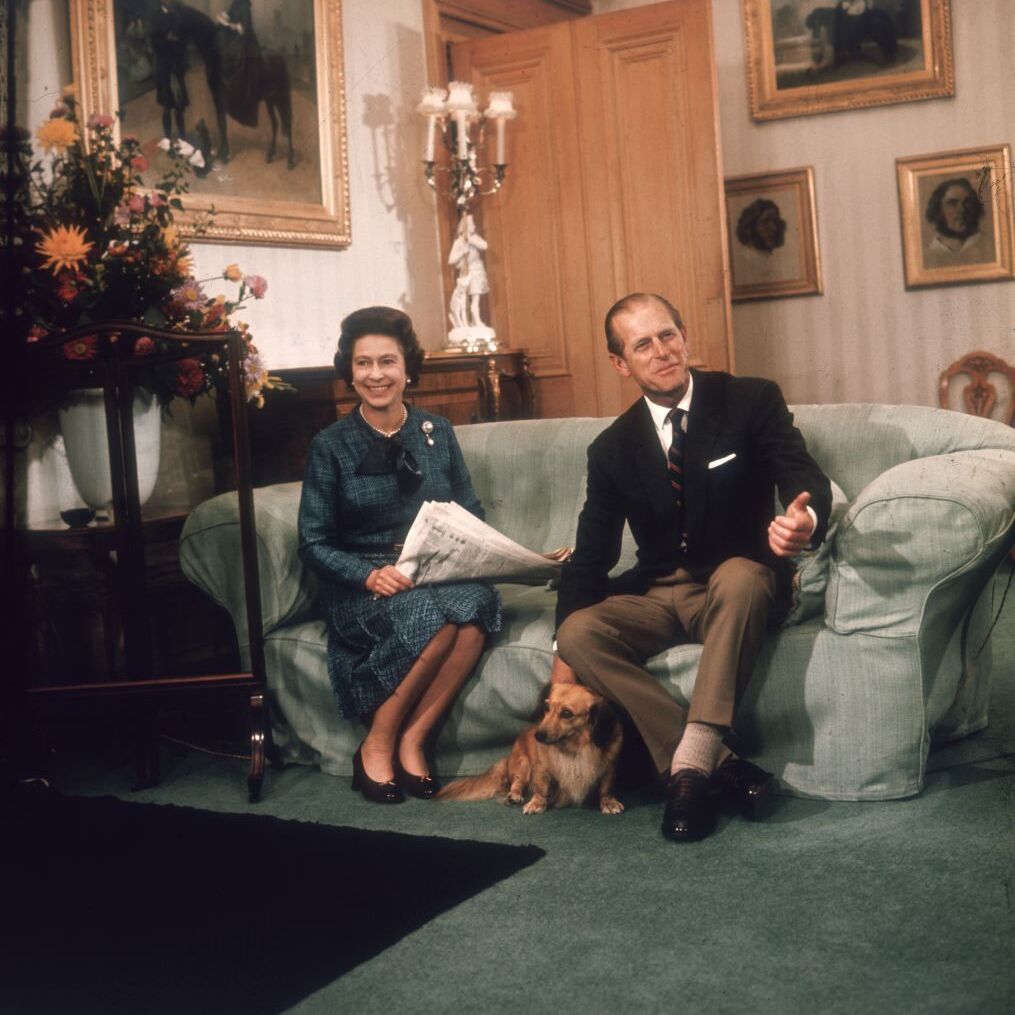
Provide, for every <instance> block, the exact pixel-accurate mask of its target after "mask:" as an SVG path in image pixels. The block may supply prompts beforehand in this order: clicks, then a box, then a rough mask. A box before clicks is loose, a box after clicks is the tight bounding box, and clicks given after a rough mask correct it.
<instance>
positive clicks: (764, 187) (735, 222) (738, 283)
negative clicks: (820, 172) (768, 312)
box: [725, 166, 821, 302]
mask: <svg viewBox="0 0 1015 1015" xmlns="http://www.w3.org/2000/svg"><path fill="white" fill-rule="evenodd" d="M725 184H726V222H727V227H728V231H729V252H730V271H731V274H732V279H733V285H732V297H733V301H734V302H737V301H739V300H767V299H773V298H775V297H777V296H805V295H807V294H810V293H820V292H821V257H820V253H819V249H818V223H817V216H816V214H815V211H814V170H813V169H812V168H811V167H810V166H804V167H802V168H800V169H784V170H782V171H780V172H777V173H761V174H758V175H753V176H731V177H727V179H726V181H725Z"/></svg>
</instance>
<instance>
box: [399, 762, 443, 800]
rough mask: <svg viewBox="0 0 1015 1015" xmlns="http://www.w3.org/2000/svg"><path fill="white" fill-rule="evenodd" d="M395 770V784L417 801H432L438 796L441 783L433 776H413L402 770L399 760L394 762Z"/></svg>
mask: <svg viewBox="0 0 1015 1015" xmlns="http://www.w3.org/2000/svg"><path fill="white" fill-rule="evenodd" d="M392 764H393V766H394V769H395V783H396V785H398V786H400V787H401V788H402V789H404V790H405V792H406V793H408V794H409V796H414V797H416V799H417V800H432V799H433V798H434V797H435V796H436V795H437V790H439V789H440V788H441V787H440V783H438V782H437V780H436V779H435V778H434V777H433V776H432V775H413V774H412V772H407V771H406V770H405V769H404V768H402V765H401V762H400V761H399V760H398V758H395V760H394V761H393V762H392Z"/></svg>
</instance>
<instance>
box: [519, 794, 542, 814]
mask: <svg viewBox="0 0 1015 1015" xmlns="http://www.w3.org/2000/svg"><path fill="white" fill-rule="evenodd" d="M545 810H546V800H545V799H544V798H543V797H536V796H534V797H533V798H532V799H531V800H530V801H529V802H528V803H527V804H526V805H525V806H524V807H523V808H522V814H542V813H543V811H545Z"/></svg>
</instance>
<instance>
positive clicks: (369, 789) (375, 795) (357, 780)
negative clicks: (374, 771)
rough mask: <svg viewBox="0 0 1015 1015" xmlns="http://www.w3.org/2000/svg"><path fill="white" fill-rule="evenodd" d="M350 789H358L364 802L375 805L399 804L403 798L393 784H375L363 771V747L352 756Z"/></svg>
mask: <svg viewBox="0 0 1015 1015" xmlns="http://www.w3.org/2000/svg"><path fill="white" fill-rule="evenodd" d="M352 788H353V789H358V790H359V791H360V793H362V794H363V798H364V799H365V800H369V801H370V802H371V803H375V804H400V803H402V801H403V800H405V797H404V796H403V794H402V791H401V790H400V789H399V788H398V787H397V786H396V785H395V784H394V782H375V781H374V780H373V779H371V778H370V776H369V775H367V774H366V772H365V771H364V769H363V747H362V745H360V746H359V747H358V748H357V749H356V753H355V754H354V755H353V756H352Z"/></svg>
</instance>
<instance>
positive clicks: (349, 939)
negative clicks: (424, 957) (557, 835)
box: [0, 790, 544, 1015]
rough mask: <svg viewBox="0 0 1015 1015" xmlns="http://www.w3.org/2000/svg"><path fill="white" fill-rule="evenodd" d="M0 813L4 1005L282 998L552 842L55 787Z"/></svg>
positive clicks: (87, 1007) (216, 1010) (209, 1008)
mask: <svg viewBox="0 0 1015 1015" xmlns="http://www.w3.org/2000/svg"><path fill="white" fill-rule="evenodd" d="M0 829H2V830H0V841H2V842H3V852H4V853H5V854H6V855H5V858H4V859H3V860H2V861H0V893H2V894H0V928H2V929H0V1012H3V1013H5V1015H6V1013H16V1015H41V1013H54V1015H55V1013H60V1015H67V1013H71V1012H73V1013H93V1012H94V1013H102V1015H115V1013H120V1012H123V1013H130V1015H148V1013H151V1015H194V1013H208V1015H227V1013H231V1012H244V1013H254V1012H280V1011H284V1010H285V1009H287V1008H289V1007H291V1006H292V1005H294V1004H296V1002H298V1001H299V1000H300V999H302V998H303V997H306V996H307V995H308V994H311V993H313V992H314V991H316V990H319V989H320V988H321V987H323V986H325V985H326V984H328V983H330V982H331V981H332V980H334V979H335V978H336V977H338V976H341V975H342V973H344V972H346V971H347V970H349V969H350V968H352V967H353V966H355V965H356V964H357V963H360V962H362V961H364V960H365V959H368V958H370V957H371V956H373V955H376V954H377V953H378V952H380V951H382V950H383V949H385V948H387V947H389V946H390V945H391V944H393V943H394V942H395V941H397V940H398V939H399V938H401V937H402V936H403V935H405V934H407V933H409V932H410V931H412V930H415V929H416V928H418V927H420V926H422V925H423V924H424V923H426V922H427V921H428V920H431V919H432V918H433V917H435V916H436V915H437V914H439V913H441V912H443V911H445V910H447V909H450V908H451V907H453V906H455V905H457V904H458V903H459V902H462V901H463V900H464V899H467V898H469V897H470V896H472V895H475V894H477V893H478V892H481V891H483V890H484V889H486V888H488V887H489V886H491V885H493V884H495V883H496V882H497V881H500V880H501V879H503V878H506V877H509V876H510V875H512V874H514V873H516V872H517V871H519V870H521V869H523V868H524V867H527V866H529V865H530V864H532V863H534V862H535V861H536V860H538V859H539V858H540V857H542V856H543V855H544V854H543V851H542V850H541V849H537V848H536V847H534V846H502V845H497V844H489V843H480V842H468V841H459V840H452V839H438V838H432V837H421V836H409V835H396V834H394V833H384V832H369V831H363V830H359V829H354V828H343V827H334V826H330V825H318V824H312V823H309V822H298V821H282V820H280V819H277V818H271V817H260V816H257V815H255V814H221V813H218V812H215V811H200V810H194V809H191V808H185V807H173V806H158V805H154V804H133V803H125V802H123V801H121V800H117V799H114V798H111V797H98V798H83V797H64V796H61V795H59V794H57V793H55V792H52V791H46V790H36V791H32V792H28V793H26V792H21V793H19V794H17V795H15V796H14V797H12V798H9V799H8V800H7V801H6V802H3V801H0Z"/></svg>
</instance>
